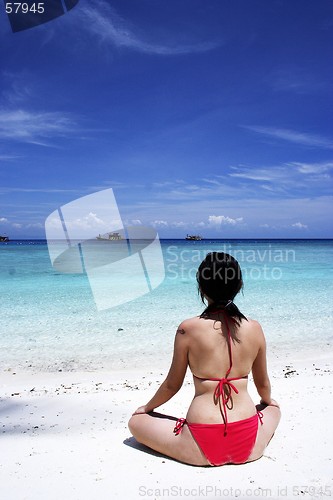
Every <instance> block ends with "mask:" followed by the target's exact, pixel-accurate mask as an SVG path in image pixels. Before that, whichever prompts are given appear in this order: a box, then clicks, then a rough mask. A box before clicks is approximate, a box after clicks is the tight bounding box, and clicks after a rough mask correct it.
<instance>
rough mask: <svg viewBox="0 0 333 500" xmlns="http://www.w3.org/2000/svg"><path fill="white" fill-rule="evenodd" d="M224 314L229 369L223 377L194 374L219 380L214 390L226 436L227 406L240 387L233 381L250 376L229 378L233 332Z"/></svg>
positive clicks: (199, 378)
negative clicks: (233, 393)
mask: <svg viewBox="0 0 333 500" xmlns="http://www.w3.org/2000/svg"><path fill="white" fill-rule="evenodd" d="M214 312H215V311H214ZM219 312H220V311H216V313H219ZM213 314H214V313H213ZM223 316H224V320H225V324H226V326H227V343H228V352H229V361H230V366H229V369H228V371H227V373H226V375H225V377H223V378H201V377H197V376H196V375H194V374H193V377H195V378H197V379H198V380H212V381H213V382H214V381H216V382H218V383H217V385H216V388H215V391H214V402H215V404H217V402H218V403H219V407H220V411H221V415H222V418H223V421H224V435H225V436H226V434H227V425H228V416H227V408H228V403H229V401H230V399H231V391H234V392H235V393H236V394H238V389H237V387H235V385H234V384H233V383H232V382H233V381H234V380H241V379H243V378H244V379H246V378H248V376H247V375H245V376H244V377H233V378H228V375H229V373H230V372H231V368H232V354H231V333H230V328H229V323H228V319H227V315H226V314H225V312H224V311H223Z"/></svg>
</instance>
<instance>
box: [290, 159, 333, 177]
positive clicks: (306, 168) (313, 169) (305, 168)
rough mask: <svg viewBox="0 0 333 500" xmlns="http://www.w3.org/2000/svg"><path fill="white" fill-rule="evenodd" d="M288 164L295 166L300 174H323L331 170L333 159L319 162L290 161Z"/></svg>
mask: <svg viewBox="0 0 333 500" xmlns="http://www.w3.org/2000/svg"><path fill="white" fill-rule="evenodd" d="M288 165H291V166H295V167H296V169H297V171H298V172H300V173H301V174H324V173H326V172H329V171H330V170H333V161H325V162H321V163H301V162H296V161H294V162H291V163H288Z"/></svg>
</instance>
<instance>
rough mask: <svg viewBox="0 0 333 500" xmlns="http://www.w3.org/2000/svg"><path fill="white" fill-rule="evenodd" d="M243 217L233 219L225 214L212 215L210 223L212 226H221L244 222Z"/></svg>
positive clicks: (209, 219) (209, 218)
mask: <svg viewBox="0 0 333 500" xmlns="http://www.w3.org/2000/svg"><path fill="white" fill-rule="evenodd" d="M242 222H243V217H238V218H237V219H232V218H231V217H226V216H224V215H210V216H209V217H208V225H209V226H211V227H219V226H221V225H231V226H235V225H236V224H239V223H242Z"/></svg>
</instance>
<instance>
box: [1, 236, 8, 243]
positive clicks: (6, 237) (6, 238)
mask: <svg viewBox="0 0 333 500" xmlns="http://www.w3.org/2000/svg"><path fill="white" fill-rule="evenodd" d="M0 241H2V242H4V241H9V238H8V236H0Z"/></svg>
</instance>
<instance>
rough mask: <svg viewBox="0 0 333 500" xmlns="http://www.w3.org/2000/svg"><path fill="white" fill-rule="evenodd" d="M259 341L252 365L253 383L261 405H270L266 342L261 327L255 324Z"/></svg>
mask: <svg viewBox="0 0 333 500" xmlns="http://www.w3.org/2000/svg"><path fill="white" fill-rule="evenodd" d="M257 329H258V335H259V336H260V337H259V339H260V341H259V350H258V354H257V356H256V359H255V360H254V362H253V365H252V375H253V381H254V383H255V386H256V388H257V391H258V394H259V396H260V397H261V401H260V402H261V403H263V404H267V405H270V404H271V403H272V398H271V383H270V380H269V377H268V372H267V358H266V340H265V336H264V332H263V331H262V328H261V326H260V325H259V323H257Z"/></svg>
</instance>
